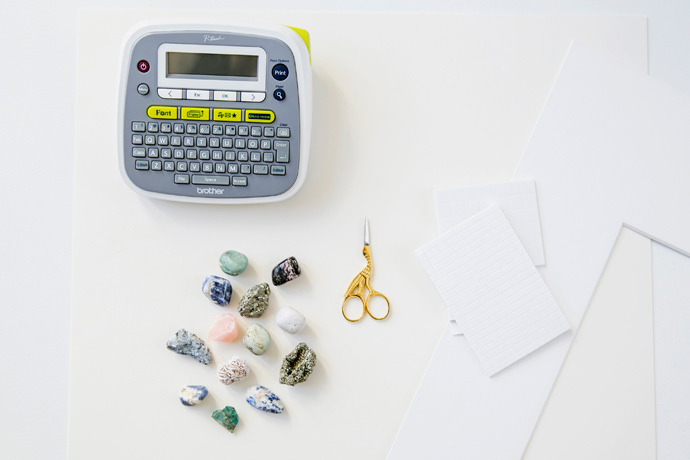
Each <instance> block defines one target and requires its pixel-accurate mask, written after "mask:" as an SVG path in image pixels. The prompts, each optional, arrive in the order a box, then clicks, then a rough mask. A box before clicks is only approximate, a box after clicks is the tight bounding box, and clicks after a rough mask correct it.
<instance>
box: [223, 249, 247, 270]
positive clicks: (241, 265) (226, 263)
mask: <svg viewBox="0 0 690 460" xmlns="http://www.w3.org/2000/svg"><path fill="white" fill-rule="evenodd" d="M247 265H249V261H248V260H247V256H245V255H244V254H242V253H241V252H237V251H225V252H224V253H223V254H221V256H220V269H221V270H223V271H224V272H225V273H227V274H228V275H231V276H237V275H239V274H240V273H242V272H243V271H245V270H246V269H247Z"/></svg>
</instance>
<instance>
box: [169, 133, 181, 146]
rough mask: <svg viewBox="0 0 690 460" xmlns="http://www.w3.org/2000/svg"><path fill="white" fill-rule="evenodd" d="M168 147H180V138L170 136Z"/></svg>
mask: <svg viewBox="0 0 690 460" xmlns="http://www.w3.org/2000/svg"><path fill="white" fill-rule="evenodd" d="M170 145H172V146H173V147H179V146H181V145H182V138H181V137H180V136H171V137H170Z"/></svg>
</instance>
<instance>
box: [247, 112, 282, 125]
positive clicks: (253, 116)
mask: <svg viewBox="0 0 690 460" xmlns="http://www.w3.org/2000/svg"><path fill="white" fill-rule="evenodd" d="M275 119H276V114H275V113H273V112H272V111H271V110H245V111H244V121H248V122H251V123H273V122H274V121H275Z"/></svg>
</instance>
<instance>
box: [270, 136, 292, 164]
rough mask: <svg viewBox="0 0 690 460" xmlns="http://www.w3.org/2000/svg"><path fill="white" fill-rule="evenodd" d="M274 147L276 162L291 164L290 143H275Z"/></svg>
mask: <svg viewBox="0 0 690 460" xmlns="http://www.w3.org/2000/svg"><path fill="white" fill-rule="evenodd" d="M273 147H274V148H275V150H276V162H278V163H289V162H290V141H273Z"/></svg>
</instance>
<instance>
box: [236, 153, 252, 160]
mask: <svg viewBox="0 0 690 460" xmlns="http://www.w3.org/2000/svg"><path fill="white" fill-rule="evenodd" d="M237 161H249V152H237Z"/></svg>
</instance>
